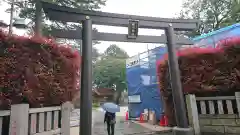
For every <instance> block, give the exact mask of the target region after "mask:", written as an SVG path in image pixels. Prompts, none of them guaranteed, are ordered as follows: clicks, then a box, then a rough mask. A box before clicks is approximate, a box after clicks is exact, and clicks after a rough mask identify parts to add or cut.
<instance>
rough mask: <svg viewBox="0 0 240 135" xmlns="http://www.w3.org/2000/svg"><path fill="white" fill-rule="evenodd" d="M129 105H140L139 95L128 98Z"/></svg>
mask: <svg viewBox="0 0 240 135" xmlns="http://www.w3.org/2000/svg"><path fill="white" fill-rule="evenodd" d="M128 102H129V103H141V96H140V95H132V96H128Z"/></svg>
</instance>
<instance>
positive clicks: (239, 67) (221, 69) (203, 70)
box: [157, 37, 240, 125]
mask: <svg viewBox="0 0 240 135" xmlns="http://www.w3.org/2000/svg"><path fill="white" fill-rule="evenodd" d="M218 46H220V47H218V48H190V49H185V50H181V51H178V52H177V55H178V63H179V69H180V73H181V82H182V89H183V93H184V94H189V93H191V94H201V93H212V92H215V93H216V92H226V91H227V92H231V91H232V92H234V91H239V90H240V37H234V38H231V39H227V40H223V41H221V42H219V43H218ZM157 70H158V71H157V72H158V79H159V82H160V91H161V95H162V96H163V99H164V104H165V105H164V106H165V113H166V115H167V116H168V117H169V121H170V125H174V124H175V118H174V109H172V108H174V107H173V103H172V89H171V86H170V82H169V71H168V62H167V55H166V56H165V58H164V59H163V60H161V61H159V62H158V68H157Z"/></svg>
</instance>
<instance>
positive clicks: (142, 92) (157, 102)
mask: <svg viewBox="0 0 240 135" xmlns="http://www.w3.org/2000/svg"><path fill="white" fill-rule="evenodd" d="M166 51H167V50H166V48H165V47H157V48H155V49H153V50H150V51H149V52H145V53H142V54H140V55H139V57H136V58H138V62H137V64H136V63H135V64H136V65H134V66H132V67H127V74H126V76H127V87H128V96H129V97H133V96H138V97H139V98H140V99H139V101H135V102H129V117H130V118H138V117H140V114H141V113H143V112H144V109H149V110H154V111H155V113H156V117H157V119H158V120H159V119H160V117H161V114H162V112H163V104H162V100H161V95H160V90H159V86H158V83H157V75H156V74H157V70H156V61H157V60H159V59H161V58H162V57H163V55H164V54H165V53H166ZM144 54H145V57H144V58H141V55H144ZM146 59H147V60H146ZM136 99H137V98H136ZM136 99H135V100H136ZM129 101H130V99H129Z"/></svg>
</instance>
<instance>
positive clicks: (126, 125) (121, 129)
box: [71, 107, 172, 135]
mask: <svg viewBox="0 0 240 135" xmlns="http://www.w3.org/2000/svg"><path fill="white" fill-rule="evenodd" d="M120 110H121V111H120V112H119V113H116V116H117V117H116V122H117V123H116V125H115V135H149V134H151V135H153V134H158V135H160V134H161V135H172V134H170V132H160V129H158V130H159V131H154V130H153V129H151V128H150V127H149V126H146V125H147V124H145V125H143V124H138V123H136V122H131V121H125V113H126V111H127V107H121V108H120ZM104 113H105V112H104V110H102V109H101V108H98V109H96V110H93V115H92V117H93V118H92V120H93V121H92V135H107V130H106V125H105V124H104V123H103V119H104ZM79 114H80V112H79V110H74V111H73V113H72V117H71V125H72V128H71V135H79V127H78V124H79ZM74 125H75V126H74ZM162 130H163V129H162ZM164 130H165V129H164ZM164 130H163V131H164Z"/></svg>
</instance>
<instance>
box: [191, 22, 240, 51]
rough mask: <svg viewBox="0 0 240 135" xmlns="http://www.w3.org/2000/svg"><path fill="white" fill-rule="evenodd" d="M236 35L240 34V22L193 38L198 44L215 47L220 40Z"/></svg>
mask: <svg viewBox="0 0 240 135" xmlns="http://www.w3.org/2000/svg"><path fill="white" fill-rule="evenodd" d="M236 36H240V23H237V24H234V25H231V26H228V27H224V28H221V29H219V30H216V31H213V32H209V33H207V34H203V35H201V36H198V37H195V38H193V39H192V40H193V42H194V44H195V45H196V46H201V47H213V48H215V47H216V45H217V43H218V42H219V41H221V40H225V39H228V38H232V37H236Z"/></svg>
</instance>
